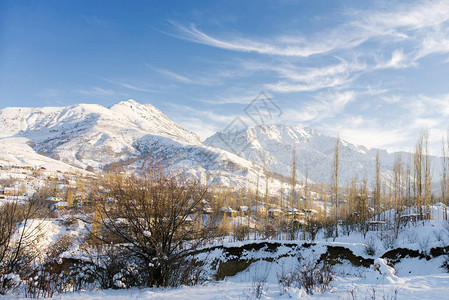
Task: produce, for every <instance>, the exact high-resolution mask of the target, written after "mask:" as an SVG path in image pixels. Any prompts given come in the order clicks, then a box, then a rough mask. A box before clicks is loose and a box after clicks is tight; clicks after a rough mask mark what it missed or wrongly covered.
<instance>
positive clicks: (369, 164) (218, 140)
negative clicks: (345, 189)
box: [204, 125, 439, 185]
mask: <svg viewBox="0 0 449 300" xmlns="http://www.w3.org/2000/svg"><path fill="white" fill-rule="evenodd" d="M229 134H230V133H229V132H224V131H222V132H217V133H216V134H214V135H213V136H211V137H209V138H208V139H207V140H206V141H204V144H206V145H209V146H211V147H216V148H220V149H223V150H226V151H229V152H233V153H235V154H238V155H240V156H241V157H243V158H245V159H247V160H249V161H252V162H255V163H256V164H258V165H259V166H264V167H266V168H267V169H269V170H270V171H272V172H275V173H279V174H282V175H285V176H291V174H292V161H293V160H292V156H293V147H294V145H295V144H296V169H297V173H296V174H297V175H296V176H297V178H298V179H300V180H304V179H305V176H306V170H307V174H308V178H309V180H311V181H313V182H316V183H319V182H326V183H329V182H330V179H331V172H332V166H333V161H334V149H335V144H336V141H337V138H336V137H331V136H327V135H324V134H321V133H319V132H318V131H316V130H313V129H311V128H307V127H303V126H291V125H264V126H254V127H248V128H246V129H245V130H242V131H239V132H233V133H232V134H233V136H232V138H230V135H229ZM379 151H380V152H379V157H380V161H381V173H382V176H383V177H384V179H386V180H388V179H389V178H391V176H392V170H393V162H394V159H395V157H396V156H397V155H398V154H399V153H388V152H387V151H385V150H379ZM376 152H377V149H369V150H368V149H367V148H366V147H364V146H358V145H354V144H351V143H348V142H346V141H344V140H340V144H339V153H340V155H339V182H340V184H341V185H346V184H347V183H348V182H349V181H350V180H351V178H352V177H353V176H355V177H356V178H357V179H358V180H362V179H363V178H364V177H365V176H367V179H368V182H369V183H370V184H371V185H372V184H373V182H374V180H375V173H376V171H375V158H376ZM400 154H401V156H402V159H403V162H407V160H408V159H409V156H410V154H409V153H405V152H403V153H400ZM438 170H439V165H437V166H436V167H435V171H436V172H438Z"/></svg>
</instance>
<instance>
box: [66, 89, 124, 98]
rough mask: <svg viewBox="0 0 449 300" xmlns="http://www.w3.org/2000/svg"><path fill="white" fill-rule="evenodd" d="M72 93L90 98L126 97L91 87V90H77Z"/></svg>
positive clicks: (109, 90) (113, 91) (111, 91)
mask: <svg viewBox="0 0 449 300" xmlns="http://www.w3.org/2000/svg"><path fill="white" fill-rule="evenodd" d="M74 92H75V93H77V94H81V95H86V96H92V97H117V96H126V94H123V93H118V92H116V91H115V90H111V89H103V88H101V87H92V88H88V89H77V90H75V91H74Z"/></svg>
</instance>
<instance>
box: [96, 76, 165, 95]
mask: <svg viewBox="0 0 449 300" xmlns="http://www.w3.org/2000/svg"><path fill="white" fill-rule="evenodd" d="M98 78H99V79H101V80H103V81H106V82H109V83H112V84H115V85H118V86H121V87H124V88H127V89H130V90H133V91H138V92H148V93H153V92H157V91H156V90H151V89H146V88H142V87H138V86H135V85H132V84H129V83H126V82H123V81H120V80H115V79H109V78H103V77H98Z"/></svg>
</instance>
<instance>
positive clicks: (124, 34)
mask: <svg viewBox="0 0 449 300" xmlns="http://www.w3.org/2000/svg"><path fill="white" fill-rule="evenodd" d="M262 91H264V92H265V93H267V94H268V95H269V96H270V97H271V98H272V99H273V101H275V103H276V104H277V105H278V107H279V108H281V110H282V111H283V114H282V115H281V116H280V117H279V118H278V119H276V120H274V121H273V122H275V123H287V124H302V125H305V126H310V127H312V128H315V129H317V130H319V131H321V132H324V133H327V134H331V135H336V134H339V135H340V136H341V137H342V138H344V139H346V140H349V141H351V142H354V143H358V144H364V145H366V146H368V147H381V148H386V149H389V150H399V149H401V150H411V149H412V148H413V146H414V144H415V141H416V139H417V137H418V135H419V133H420V131H421V130H422V129H426V128H427V129H430V137H431V142H432V144H431V145H432V149H433V150H434V151H435V152H439V148H440V143H441V138H442V136H443V135H444V134H445V132H446V130H447V128H448V126H449V122H448V120H449V2H448V1H319V0H318V1H294V0H284V1H5V0H3V1H1V2H0V108H2V107H7V106H61V105H73V104H77V103H98V104H102V105H104V106H109V105H112V104H114V103H116V102H118V101H121V100H126V99H130V98H132V99H135V100H136V101H138V102H140V103H150V104H153V105H154V106H156V107H158V108H159V109H161V110H162V111H163V112H164V113H166V114H167V115H168V116H169V117H170V118H172V119H173V120H175V121H176V122H178V123H179V124H181V125H182V126H184V127H186V128H188V129H190V130H192V131H194V132H196V133H198V134H199V135H200V136H201V137H202V138H205V137H207V136H209V135H210V134H212V133H214V132H215V131H217V130H222V129H224V128H225V127H226V126H227V124H229V123H230V122H232V120H233V119H234V118H235V117H236V116H240V117H241V118H242V119H243V120H245V122H247V123H248V124H249V125H250V124H251V120H250V119H248V118H247V117H245V114H244V108H245V107H246V106H247V105H248V103H250V102H251V101H252V100H253V99H254V98H255V97H256V96H257V95H258V94H259V93H260V92H262Z"/></svg>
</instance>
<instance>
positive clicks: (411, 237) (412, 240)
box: [406, 231, 418, 244]
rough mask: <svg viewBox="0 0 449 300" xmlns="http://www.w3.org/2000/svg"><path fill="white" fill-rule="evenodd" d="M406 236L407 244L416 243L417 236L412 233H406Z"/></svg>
mask: <svg viewBox="0 0 449 300" xmlns="http://www.w3.org/2000/svg"><path fill="white" fill-rule="evenodd" d="M406 236H407V242H409V243H410V244H413V243H416V241H417V240H418V234H417V233H416V232H414V231H412V232H408V233H407V235H406Z"/></svg>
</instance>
